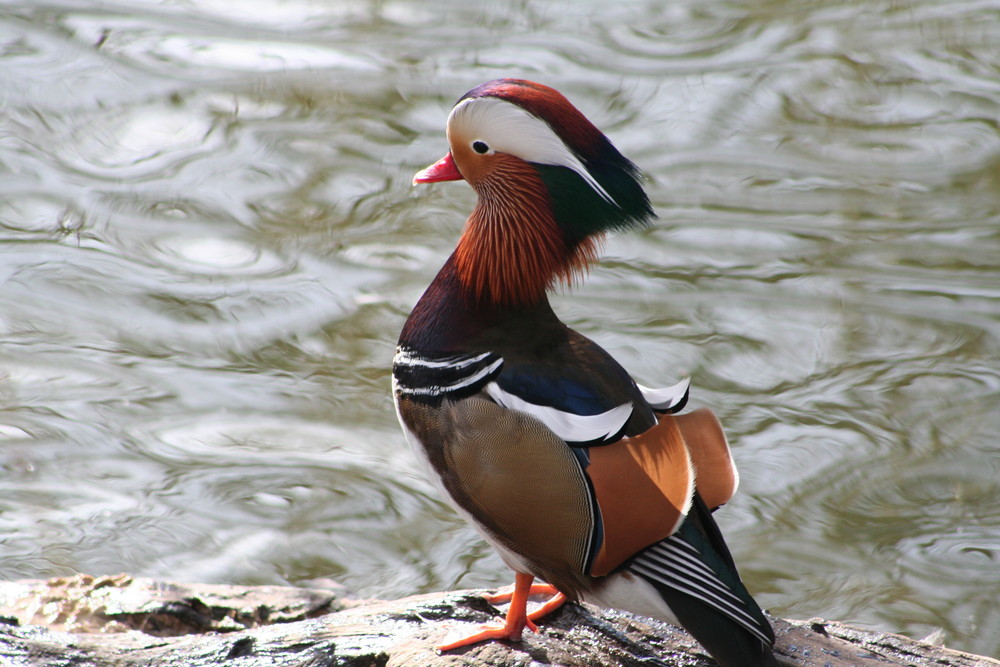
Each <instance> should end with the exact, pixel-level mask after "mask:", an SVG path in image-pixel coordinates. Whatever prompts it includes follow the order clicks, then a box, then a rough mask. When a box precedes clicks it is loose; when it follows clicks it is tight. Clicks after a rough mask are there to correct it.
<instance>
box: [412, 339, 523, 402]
mask: <svg viewBox="0 0 1000 667" xmlns="http://www.w3.org/2000/svg"><path fill="white" fill-rule="evenodd" d="M502 367H503V357H501V356H500V355H498V354H495V353H493V352H483V353H480V354H473V355H459V356H447V357H428V356H424V355H422V354H419V353H418V352H416V351H414V350H411V349H409V348H406V347H402V346H400V347H398V348H396V356H395V358H394V359H393V360H392V385H393V389H394V390H395V391H396V392H398V393H401V394H404V395H406V396H409V397H410V398H413V399H416V400H426V401H431V402H436V401H439V400H441V399H442V398H445V397H447V398H452V399H457V398H462V397H464V396H471V395H472V394H475V393H476V392H478V391H481V390H482V388H483V387H484V386H486V384H487V383H489V382H490V381H492V380H493V379H494V378H495V377H496V376H497V375H499V373H500V369H501V368H502Z"/></svg>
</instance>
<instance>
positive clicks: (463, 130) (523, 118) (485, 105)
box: [448, 97, 618, 206]
mask: <svg viewBox="0 0 1000 667" xmlns="http://www.w3.org/2000/svg"><path fill="white" fill-rule="evenodd" d="M453 134H456V135H459V136H464V137H478V138H477V139H476V141H482V142H483V143H485V144H486V145H487V146H489V150H490V151H491V152H494V151H495V152H500V153H507V154H509V155H514V156H516V157H519V158H521V159H522V160H525V161H527V162H534V163H536V164H549V165H555V166H559V167H567V168H569V169H572V170H573V171H575V172H576V173H577V174H579V175H580V177H581V178H582V179H583V180H585V181H586V182H587V184H588V185H590V187H591V188H593V189H594V191H595V192H597V194H599V195H600V196H601V197H602V198H603V199H604V200H605V201H607V202H608V203H610V204H613V205H615V206H618V203H617V202H616V201H615V200H614V199H613V198H612V197H611V195H609V194H608V192H607V191H606V190H605V189H604V188H603V187H602V186H601V184H600V183H598V182H597V180H596V179H595V178H594V177H593V176H591V174H590V172H589V171H587V168H586V167H585V166H584V165H583V163H582V162H580V159H579V158H578V157H577V156H576V155H574V154H573V151H571V150H570V149H569V148H567V147H566V144H565V143H564V142H563V140H562V139H560V138H559V135H557V134H556V133H555V132H553V131H552V128H551V127H549V125H548V123H546V122H545V121H544V120H542V119H541V118H538V117H537V116H534V115H532V114H530V113H528V112H527V111H525V110H524V109H522V108H521V107H519V106H517V105H516V104H514V103H512V102H508V101H507V100H502V99H500V98H497V97H470V98H468V99H465V100H462V101H461V102H459V103H458V104H457V105H455V108H454V109H452V110H451V114H450V115H449V116H448V140H449V142H450V141H451V138H452V135H453ZM473 143H474V142H473Z"/></svg>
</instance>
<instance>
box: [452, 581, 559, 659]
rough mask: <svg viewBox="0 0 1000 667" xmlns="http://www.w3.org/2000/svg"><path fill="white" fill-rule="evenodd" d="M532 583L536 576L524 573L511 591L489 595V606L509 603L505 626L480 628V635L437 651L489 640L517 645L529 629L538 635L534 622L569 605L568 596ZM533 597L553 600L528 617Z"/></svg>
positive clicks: (471, 636) (547, 585) (465, 638)
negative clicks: (546, 596) (529, 600)
mask: <svg viewBox="0 0 1000 667" xmlns="http://www.w3.org/2000/svg"><path fill="white" fill-rule="evenodd" d="M533 580H534V577H532V576H531V575H530V574H521V573H520V572H518V573H517V575H516V577H515V583H514V588H513V590H512V591H509V592H503V593H497V594H495V595H488V596H486V601H487V602H489V603H490V604H497V603H502V602H508V601H509V602H510V608H509V609H507V619H506V621H505V622H504V624H503V625H501V626H489V625H487V626H483V627H482V628H480V629H479V632H476V633H473V634H472V635H469V636H468V637H463V638H462V639H458V640H456V641H453V642H449V643H447V644H442V645H440V646H438V647H437V649H438V650H439V651H451V650H453V649H456V648H462V647H463V646H471V645H473V644H478V643H479V642H483V641H487V640H490V639H506V640H507V641H512V642H516V641H520V640H521V634H522V633H523V632H524V629H525V628H528V629H529V630H531V631H532V632H538V627H537V626H536V625H535V621H537V620H538V619H540V618H542V617H544V616H547V615H548V614H551V613H552V612H553V611H555V610H556V609H558V608H559V607H561V606H562V605H563V603H565V602H566V596H565V595H563V594H562V593H560V592H559V591H557V590H556V589H555V587H554V586H550V585H549V584H532V583H531V582H532V581H533ZM532 595H551V596H552V598H551V599H549V600H548V601H546V602H545V604H543V605H542V606H541V607H539V608H538V609H536V610H535V611H533V612H531V613H530V614H529V613H528V598H529V597H530V596H532Z"/></svg>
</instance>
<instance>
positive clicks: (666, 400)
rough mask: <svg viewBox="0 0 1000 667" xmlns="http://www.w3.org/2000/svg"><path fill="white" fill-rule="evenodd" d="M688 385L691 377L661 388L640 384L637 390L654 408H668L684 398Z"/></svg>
mask: <svg viewBox="0 0 1000 667" xmlns="http://www.w3.org/2000/svg"><path fill="white" fill-rule="evenodd" d="M690 385H691V378H684V379H683V380H681V381H680V382H678V383H677V384H675V385H673V386H672V387H663V388H662V389H650V388H649V387H643V386H642V385H641V384H640V385H638V387H639V391H641V392H642V397H643V398H644V399H646V402H647V403H649V405H650V407H652V408H653V409H654V410H669V409H670V408H672V407H674V406H675V405H677V404H678V403H680V402H681V400H683V399H684V396H686V395H687V393H688V388H689V387H690Z"/></svg>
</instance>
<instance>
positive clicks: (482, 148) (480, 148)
mask: <svg viewBox="0 0 1000 667" xmlns="http://www.w3.org/2000/svg"><path fill="white" fill-rule="evenodd" d="M472 150H474V151H476V152H477V153H479V154H480V155H485V154H486V153H489V152H490V147H489V146H487V145H486V142H485V141H479V140H476V141H473V142H472Z"/></svg>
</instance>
